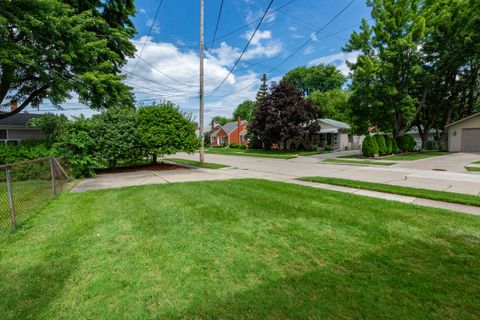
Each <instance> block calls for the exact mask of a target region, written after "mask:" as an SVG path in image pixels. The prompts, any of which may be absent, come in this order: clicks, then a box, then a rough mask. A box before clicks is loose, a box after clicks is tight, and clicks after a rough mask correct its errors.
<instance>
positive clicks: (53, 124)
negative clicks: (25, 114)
mask: <svg viewBox="0 0 480 320" xmlns="http://www.w3.org/2000/svg"><path fill="white" fill-rule="evenodd" d="M67 121H68V119H67V117H66V116H65V115H63V114H61V115H55V114H53V113H47V114H44V115H42V116H41V117H40V118H34V119H31V120H30V123H29V124H30V125H31V126H32V127H36V128H40V130H42V132H43V134H44V135H45V137H46V138H47V143H48V145H49V146H51V145H52V144H53V143H54V142H56V141H58V139H59V138H60V136H61V135H62V134H63V130H64V126H65V123H66V122H67Z"/></svg>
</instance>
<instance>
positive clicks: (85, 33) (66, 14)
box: [0, 0, 136, 118]
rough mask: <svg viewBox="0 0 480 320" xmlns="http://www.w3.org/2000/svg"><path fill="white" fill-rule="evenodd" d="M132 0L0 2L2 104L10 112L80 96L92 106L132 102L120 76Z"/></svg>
mask: <svg viewBox="0 0 480 320" xmlns="http://www.w3.org/2000/svg"><path fill="white" fill-rule="evenodd" d="M134 13H135V7H134V1H133V0H126V1H101V0H85V1H76V0H68V1H60V0H38V1H12V0H6V1H1V2H0V42H1V43H2V45H1V46H0V107H3V108H5V107H8V105H11V104H17V105H18V108H17V109H16V110H15V111H14V112H9V113H6V114H3V115H0V118H5V117H8V116H11V115H13V114H14V113H17V112H20V111H21V110H22V109H24V108H25V107H27V106H29V105H31V106H32V107H38V106H39V105H40V103H42V101H44V100H49V101H50V102H51V103H52V104H53V105H59V104H60V103H62V102H65V100H67V99H68V98H70V97H71V95H72V93H74V94H76V95H78V99H79V101H80V102H82V103H84V104H86V105H88V106H90V107H91V108H94V109H106V108H108V107H110V106H115V105H133V102H134V98H133V94H132V92H131V90H130V88H129V87H127V86H126V85H125V84H123V82H122V79H123V77H122V76H121V75H119V72H120V69H121V67H122V66H123V65H124V64H125V63H126V58H127V57H132V56H133V54H134V52H135V47H134V46H133V44H132V43H131V42H129V39H130V38H131V37H132V36H133V35H134V33H135V32H136V31H135V28H134V26H133V23H132V21H131V20H130V16H132V15H133V14H134Z"/></svg>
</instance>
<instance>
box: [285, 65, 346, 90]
mask: <svg viewBox="0 0 480 320" xmlns="http://www.w3.org/2000/svg"><path fill="white" fill-rule="evenodd" d="M283 79H284V80H285V81H288V82H290V83H292V84H293V85H295V86H296V87H297V88H298V90H300V92H302V93H303V95H304V96H309V95H310V94H311V93H312V92H313V91H320V92H325V91H329V90H333V89H340V88H341V87H342V86H343V85H344V84H345V82H346V80H347V79H346V77H345V76H344V75H343V74H342V73H341V72H340V71H339V70H338V69H337V68H336V67H335V66H332V65H322V64H320V65H316V66H311V67H297V68H295V69H292V70H290V71H289V72H287V73H286V74H285V76H284V77H283Z"/></svg>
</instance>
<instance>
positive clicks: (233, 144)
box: [230, 142, 240, 149]
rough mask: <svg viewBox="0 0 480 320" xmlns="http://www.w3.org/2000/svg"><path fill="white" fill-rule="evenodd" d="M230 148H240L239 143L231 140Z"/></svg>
mask: <svg viewBox="0 0 480 320" xmlns="http://www.w3.org/2000/svg"><path fill="white" fill-rule="evenodd" d="M230 148H232V149H238V148H240V145H239V144H238V143H236V142H233V143H230Z"/></svg>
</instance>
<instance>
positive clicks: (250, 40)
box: [208, 0, 353, 96]
mask: <svg viewBox="0 0 480 320" xmlns="http://www.w3.org/2000/svg"><path fill="white" fill-rule="evenodd" d="M352 1H353V0H352ZM272 3H273V0H270V3H269V4H268V7H267V9H266V10H265V12H264V13H263V15H262V18H261V19H260V21H259V22H258V24H257V27H256V28H255V30H254V31H253V33H252V35H251V36H250V39H248V42H247V44H246V45H245V47H244V48H243V50H242V52H241V53H240V56H239V57H238V59H237V60H236V61H235V63H234V64H233V66H232V68H231V69H230V71H229V72H228V74H227V76H226V77H225V78H224V79H223V81H222V82H221V83H220V84H219V85H218V86H217V87H216V88H215V89H213V90H212V91H211V92H210V93H209V94H208V95H209V96H211V95H212V94H214V93H215V92H217V90H218V89H220V87H221V86H222V85H223V84H224V83H225V81H227V79H228V77H230V75H231V74H232V72H233V70H235V67H236V66H237V64H238V63H239V62H240V60H241V59H242V57H243V55H244V54H245V52H246V51H247V49H248V47H249V46H250V43H251V42H252V40H253V37H255V34H256V33H257V31H258V29H259V28H260V25H261V24H262V22H263V19H265V16H266V15H267V13H268V10H270V7H271V6H272Z"/></svg>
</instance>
